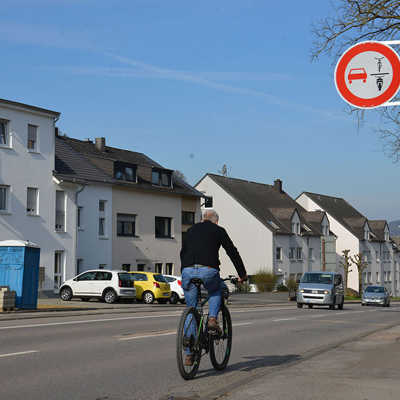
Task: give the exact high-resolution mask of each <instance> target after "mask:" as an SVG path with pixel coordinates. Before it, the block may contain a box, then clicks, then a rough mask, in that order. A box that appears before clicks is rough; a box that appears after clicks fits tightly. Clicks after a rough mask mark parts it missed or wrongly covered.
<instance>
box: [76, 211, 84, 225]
mask: <svg viewBox="0 0 400 400" xmlns="http://www.w3.org/2000/svg"><path fill="white" fill-rule="evenodd" d="M82 212H83V207H78V215H77V222H76V224H77V226H78V229H82Z"/></svg>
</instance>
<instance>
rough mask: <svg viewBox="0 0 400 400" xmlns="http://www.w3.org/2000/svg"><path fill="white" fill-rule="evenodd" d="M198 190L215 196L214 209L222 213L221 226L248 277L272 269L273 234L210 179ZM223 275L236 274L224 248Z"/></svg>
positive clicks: (198, 187) (222, 259) (222, 252)
mask: <svg viewBox="0 0 400 400" xmlns="http://www.w3.org/2000/svg"><path fill="white" fill-rule="evenodd" d="M196 189H197V190H199V191H200V192H203V193H205V195H207V196H212V197H213V208H214V209H215V210H216V211H217V213H218V214H219V217H220V218H219V224H220V225H221V226H222V227H224V228H225V229H226V231H227V232H228V234H229V236H230V238H231V239H232V241H233V243H234V245H235V246H236V247H237V249H238V250H239V253H240V255H241V257H242V259H243V262H244V265H245V267H246V269H247V273H248V274H249V275H251V274H254V273H256V272H257V271H258V270H260V269H267V270H269V271H271V272H272V269H273V256H274V250H273V235H272V232H271V231H270V230H269V229H268V228H267V227H266V226H265V225H264V224H262V223H261V222H260V221H259V220H258V219H257V218H255V217H254V216H253V215H252V214H251V213H249V212H248V211H247V210H246V209H245V208H244V207H242V206H241V205H240V204H239V203H238V202H237V201H236V200H235V199H233V198H232V197H231V196H230V195H229V194H228V193H226V192H225V191H224V190H223V189H222V188H221V187H220V186H219V185H218V184H216V183H215V182H214V181H213V180H212V179H211V178H210V177H209V176H206V177H205V178H204V179H203V180H202V181H201V182H200V183H199V184H198V185H197V186H196ZM220 261H221V267H220V268H221V276H223V277H225V276H227V275H229V274H232V275H237V272H236V270H235V268H234V266H233V264H232V262H231V260H230V259H229V257H228V256H227V255H226V253H225V251H224V250H223V249H221V250H220Z"/></svg>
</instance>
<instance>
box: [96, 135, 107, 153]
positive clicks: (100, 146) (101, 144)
mask: <svg viewBox="0 0 400 400" xmlns="http://www.w3.org/2000/svg"><path fill="white" fill-rule="evenodd" d="M95 146H96V150H97V151H101V152H103V151H104V148H105V147H106V138H104V137H100V138H99V137H97V138H96V144H95Z"/></svg>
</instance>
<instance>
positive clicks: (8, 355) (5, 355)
mask: <svg viewBox="0 0 400 400" xmlns="http://www.w3.org/2000/svg"><path fill="white" fill-rule="evenodd" d="M32 353H39V351H38V350H28V351H20V352H18V353H8V354H0V358H4V357H12V356H22V355H24V354H32Z"/></svg>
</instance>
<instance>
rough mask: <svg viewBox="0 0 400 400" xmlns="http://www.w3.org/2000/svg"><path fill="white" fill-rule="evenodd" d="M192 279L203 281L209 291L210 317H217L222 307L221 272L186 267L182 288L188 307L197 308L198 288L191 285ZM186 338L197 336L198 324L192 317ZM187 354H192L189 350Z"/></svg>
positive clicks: (213, 269)
mask: <svg viewBox="0 0 400 400" xmlns="http://www.w3.org/2000/svg"><path fill="white" fill-rule="evenodd" d="M192 278H198V279H201V280H202V281H203V283H204V287H205V288H206V289H207V291H208V296H209V300H208V305H209V316H210V317H215V318H216V317H217V315H218V312H219V309H220V307H221V295H222V280H221V278H220V276H219V271H218V270H217V269H216V268H208V267H203V266H195V267H186V268H184V269H183V271H182V288H183V291H184V293H185V300H186V305H187V307H197V288H196V286H195V285H194V284H193V283H190V280H191V279H192ZM184 329H185V336H186V337H190V336H192V335H193V336H194V337H195V336H196V330H197V323H196V321H194V320H193V321H192V320H191V316H189V317H188V319H187V320H186V321H185V328H184ZM186 353H187V354H190V351H189V349H186Z"/></svg>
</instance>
